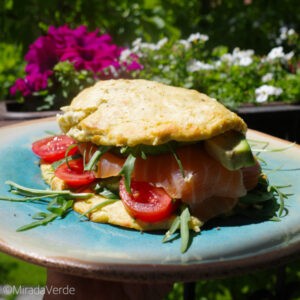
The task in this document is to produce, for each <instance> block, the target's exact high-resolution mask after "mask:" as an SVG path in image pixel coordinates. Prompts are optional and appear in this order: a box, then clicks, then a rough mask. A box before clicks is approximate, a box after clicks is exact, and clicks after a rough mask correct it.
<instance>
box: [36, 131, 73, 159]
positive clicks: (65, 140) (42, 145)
mask: <svg viewBox="0 0 300 300" xmlns="http://www.w3.org/2000/svg"><path fill="white" fill-rule="evenodd" d="M74 144H76V141H75V140H73V139H72V138H70V137H68V136H66V135H58V136H52V137H49V138H45V139H41V140H38V141H36V142H34V143H33V144H32V151H33V152H34V153H35V154H36V155H37V156H39V157H41V158H42V159H44V160H45V161H48V162H53V161H57V160H60V159H62V158H64V157H65V153H66V151H67V149H68V148H69V147H70V146H71V145H74ZM77 151H78V149H77V147H74V148H72V149H71V150H70V151H69V153H68V155H73V154H75V153H76V152H77Z"/></svg>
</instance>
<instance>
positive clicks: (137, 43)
mask: <svg viewBox="0 0 300 300" xmlns="http://www.w3.org/2000/svg"><path fill="white" fill-rule="evenodd" d="M141 44H142V39H141V38H137V39H136V40H134V41H133V42H132V46H133V47H137V46H138V47H139V46H141Z"/></svg>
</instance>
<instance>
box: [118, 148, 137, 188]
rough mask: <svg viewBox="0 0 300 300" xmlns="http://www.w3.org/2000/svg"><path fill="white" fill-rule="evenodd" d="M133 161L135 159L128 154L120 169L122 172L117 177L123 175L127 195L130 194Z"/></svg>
mask: <svg viewBox="0 0 300 300" xmlns="http://www.w3.org/2000/svg"><path fill="white" fill-rule="evenodd" d="M135 160H136V157H135V156H134V155H133V154H132V153H130V154H129V155H128V157H127V159H126V161H125V163H124V165H123V167H122V170H121V171H120V173H119V175H124V180H125V187H126V190H127V192H128V193H129V194H131V188H130V185H131V174H132V172H133V168H134V163H135Z"/></svg>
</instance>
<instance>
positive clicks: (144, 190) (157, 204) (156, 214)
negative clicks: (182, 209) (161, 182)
mask: <svg viewBox="0 0 300 300" xmlns="http://www.w3.org/2000/svg"><path fill="white" fill-rule="evenodd" d="M131 192H132V194H131V195H130V194H129V193H128V192H127V190H126V187H125V183H124V178H122V179H121V181H120V197H121V199H122V201H123V203H124V205H125V207H126V209H127V210H128V211H129V213H130V215H131V216H133V217H135V218H137V219H139V220H141V221H145V222H158V221H162V220H164V219H166V218H168V217H169V216H170V215H171V214H172V212H173V211H174V210H175V209H176V208H177V204H175V203H173V202H172V198H171V197H170V196H169V195H168V194H167V193H166V191H165V190H164V189H163V188H159V187H154V186H152V185H150V184H149V183H148V182H144V181H135V180H131Z"/></svg>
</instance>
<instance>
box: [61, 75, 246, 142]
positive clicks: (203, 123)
mask: <svg viewBox="0 0 300 300" xmlns="http://www.w3.org/2000/svg"><path fill="white" fill-rule="evenodd" d="M62 111H63V112H64V113H63V114H62V115H59V116H58V123H59V125H60V127H61V129H62V130H63V132H64V133H66V134H67V135H69V136H71V137H73V138H74V139H76V140H77V141H79V142H93V143H94V144H97V145H114V146H135V145H138V144H146V145H159V144H163V143H166V142H168V141H170V140H175V141H182V142H186V141H198V140H199V141H200V140H205V139H208V138H211V137H214V136H217V135H219V134H222V133H224V132H226V131H228V130H236V131H240V132H243V133H244V132H245V131H246V130H247V126H246V124H245V123H244V121H243V120H242V119H241V118H240V117H238V116H237V115H236V114H235V113H233V112H231V111H230V110H228V109H227V108H225V107H224V106H223V105H222V104H220V103H219V102H218V101H216V100H215V99H212V98H210V97H208V96H206V95H204V94H201V93H199V92H197V91H195V90H189V89H185V88H179V87H173V86H168V85H165V84H162V83H158V82H155V81H148V80H142V79H138V80H124V79H118V80H106V81H99V82H97V83H96V84H95V85H94V86H92V87H90V88H87V89H85V90H83V91H82V92H81V93H79V94H78V96H76V97H75V98H74V99H73V101H72V103H71V105H70V106H65V107H63V108H62Z"/></svg>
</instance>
